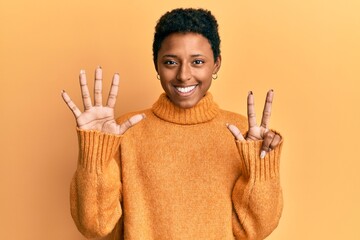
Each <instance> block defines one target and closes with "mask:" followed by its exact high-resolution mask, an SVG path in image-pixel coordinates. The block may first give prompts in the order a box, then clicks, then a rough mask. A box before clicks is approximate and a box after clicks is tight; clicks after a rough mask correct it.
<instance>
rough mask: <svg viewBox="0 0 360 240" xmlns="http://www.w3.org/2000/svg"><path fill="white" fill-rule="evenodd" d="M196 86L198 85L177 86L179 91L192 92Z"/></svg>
mask: <svg viewBox="0 0 360 240" xmlns="http://www.w3.org/2000/svg"><path fill="white" fill-rule="evenodd" d="M195 87H196V85H194V86H190V87H176V89H177V90H178V91H179V92H182V93H188V92H191V91H192V90H194V88H195Z"/></svg>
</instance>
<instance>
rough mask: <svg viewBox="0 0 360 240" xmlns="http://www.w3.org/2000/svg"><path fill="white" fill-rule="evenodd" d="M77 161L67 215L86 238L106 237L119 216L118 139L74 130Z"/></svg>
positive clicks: (120, 210)
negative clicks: (69, 211) (70, 216)
mask: <svg viewBox="0 0 360 240" xmlns="http://www.w3.org/2000/svg"><path fill="white" fill-rule="evenodd" d="M78 138H79V160H78V166H77V170H76V172H75V174H74V177H73V179H72V182H71V189H70V204H71V215H72V217H73V219H74V221H75V224H76V226H77V228H78V229H79V231H80V232H81V233H82V234H83V235H84V236H86V237H87V238H93V237H99V236H106V235H108V234H109V233H110V232H111V231H112V230H113V229H114V227H115V225H116V223H117V222H118V221H119V219H120V217H121V215H122V209H121V205H120V201H121V192H120V191H121V183H120V167H119V145H120V140H121V136H116V135H109V134H104V133H101V132H97V131H82V130H79V129H78Z"/></svg>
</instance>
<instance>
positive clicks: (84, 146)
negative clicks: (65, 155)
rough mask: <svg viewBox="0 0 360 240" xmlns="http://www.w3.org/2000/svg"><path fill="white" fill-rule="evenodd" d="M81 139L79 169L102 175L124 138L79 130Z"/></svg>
mask: <svg viewBox="0 0 360 240" xmlns="http://www.w3.org/2000/svg"><path fill="white" fill-rule="evenodd" d="M77 133H78V139H79V161H78V165H79V167H82V168H84V169H85V170H86V171H88V172H91V173H93V172H96V173H101V172H103V169H104V168H105V167H106V166H107V165H108V163H109V161H110V159H111V157H113V156H114V155H115V153H116V151H118V150H119V146H120V141H121V139H122V136H119V135H111V134H107V133H103V132H99V131H84V130H80V129H77Z"/></svg>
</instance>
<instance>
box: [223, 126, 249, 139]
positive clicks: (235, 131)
mask: <svg viewBox="0 0 360 240" xmlns="http://www.w3.org/2000/svg"><path fill="white" fill-rule="evenodd" d="M226 126H227V128H228V129H229V130H230V132H231V133H232V135H234V137H235V138H236V140H239V141H244V140H245V138H244V136H243V135H242V134H241V132H240V130H239V129H238V128H237V127H236V126H234V125H232V124H226Z"/></svg>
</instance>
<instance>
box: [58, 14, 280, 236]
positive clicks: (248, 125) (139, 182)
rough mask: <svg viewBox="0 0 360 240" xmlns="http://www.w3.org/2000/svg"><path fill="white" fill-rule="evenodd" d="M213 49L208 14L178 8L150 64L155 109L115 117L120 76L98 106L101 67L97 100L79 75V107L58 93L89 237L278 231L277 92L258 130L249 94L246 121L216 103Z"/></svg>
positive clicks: (76, 204) (80, 214)
mask: <svg viewBox="0 0 360 240" xmlns="http://www.w3.org/2000/svg"><path fill="white" fill-rule="evenodd" d="M219 46H220V38H219V35H218V25H217V21H216V19H215V18H214V16H213V15H212V14H211V13H210V12H209V11H206V10H202V9H175V10H173V11H171V12H168V13H166V14H165V15H163V16H162V17H161V18H160V20H159V22H158V23H157V26H156V29H155V36H154V43H153V57H154V64H155V68H156V71H157V73H158V76H157V77H158V79H159V80H160V82H161V85H162V87H163V89H164V91H165V93H163V94H162V95H161V96H160V98H159V99H158V100H157V101H156V102H155V103H154V105H153V107H152V108H151V109H147V110H144V111H141V112H138V113H133V114H127V115H125V116H122V117H120V118H119V119H117V120H115V119H114V110H113V108H114V105H115V99H116V96H117V91H118V83H119V75H118V74H115V75H114V77H113V82H112V86H111V90H110V94H109V98H108V101H107V105H106V106H102V95H101V92H102V89H101V88H102V69H101V68H100V67H99V68H97V69H96V71H95V93H94V98H95V99H94V106H93V105H92V102H91V99H90V97H89V90H88V88H87V84H86V76H85V73H84V71H81V72H80V85H81V91H82V97H83V103H84V108H85V111H84V112H83V113H82V112H80V110H79V109H78V108H77V107H76V106H75V105H74V103H73V102H72V101H71V99H70V98H69V96H68V95H67V93H65V92H63V94H62V96H63V98H64V100H65V102H66V103H67V105H68V106H69V107H70V109H71V110H72V112H73V113H74V115H75V117H76V121H77V126H78V130H77V131H78V136H79V145H80V146H79V148H80V152H79V162H78V168H77V170H76V173H75V175H74V178H73V180H72V183H71V213H72V216H73V218H74V221H75V223H76V225H77V227H78V229H79V230H80V231H81V232H82V233H83V234H84V235H85V236H86V237H89V238H90V237H98V236H106V235H108V234H111V237H112V239H263V238H265V237H266V236H268V235H269V234H270V233H271V232H272V231H273V230H274V229H275V227H276V226H277V224H278V221H279V218H280V215H281V211H282V192H281V187H280V182H279V157H280V151H281V145H282V139H281V136H280V135H279V134H277V133H276V132H273V131H270V130H268V122H269V117H270V112H271V102H272V98H273V91H272V90H271V91H269V92H268V94H267V98H266V99H267V100H266V103H265V107H264V115H263V119H262V122H261V125H260V126H258V125H257V124H256V119H255V111H254V97H253V94H252V92H250V93H249V95H248V120H247V119H246V118H245V117H243V116H241V115H238V114H235V113H231V112H228V111H225V110H222V109H220V108H219V107H218V106H217V105H216V103H215V102H214V101H213V98H212V95H211V94H210V93H209V92H208V89H209V88H210V85H211V82H212V80H213V79H216V78H217V72H218V71H219V69H220V66H221V55H220V48H219ZM229 123H231V124H229ZM246 131H247V133H246ZM234 137H235V139H234Z"/></svg>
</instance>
